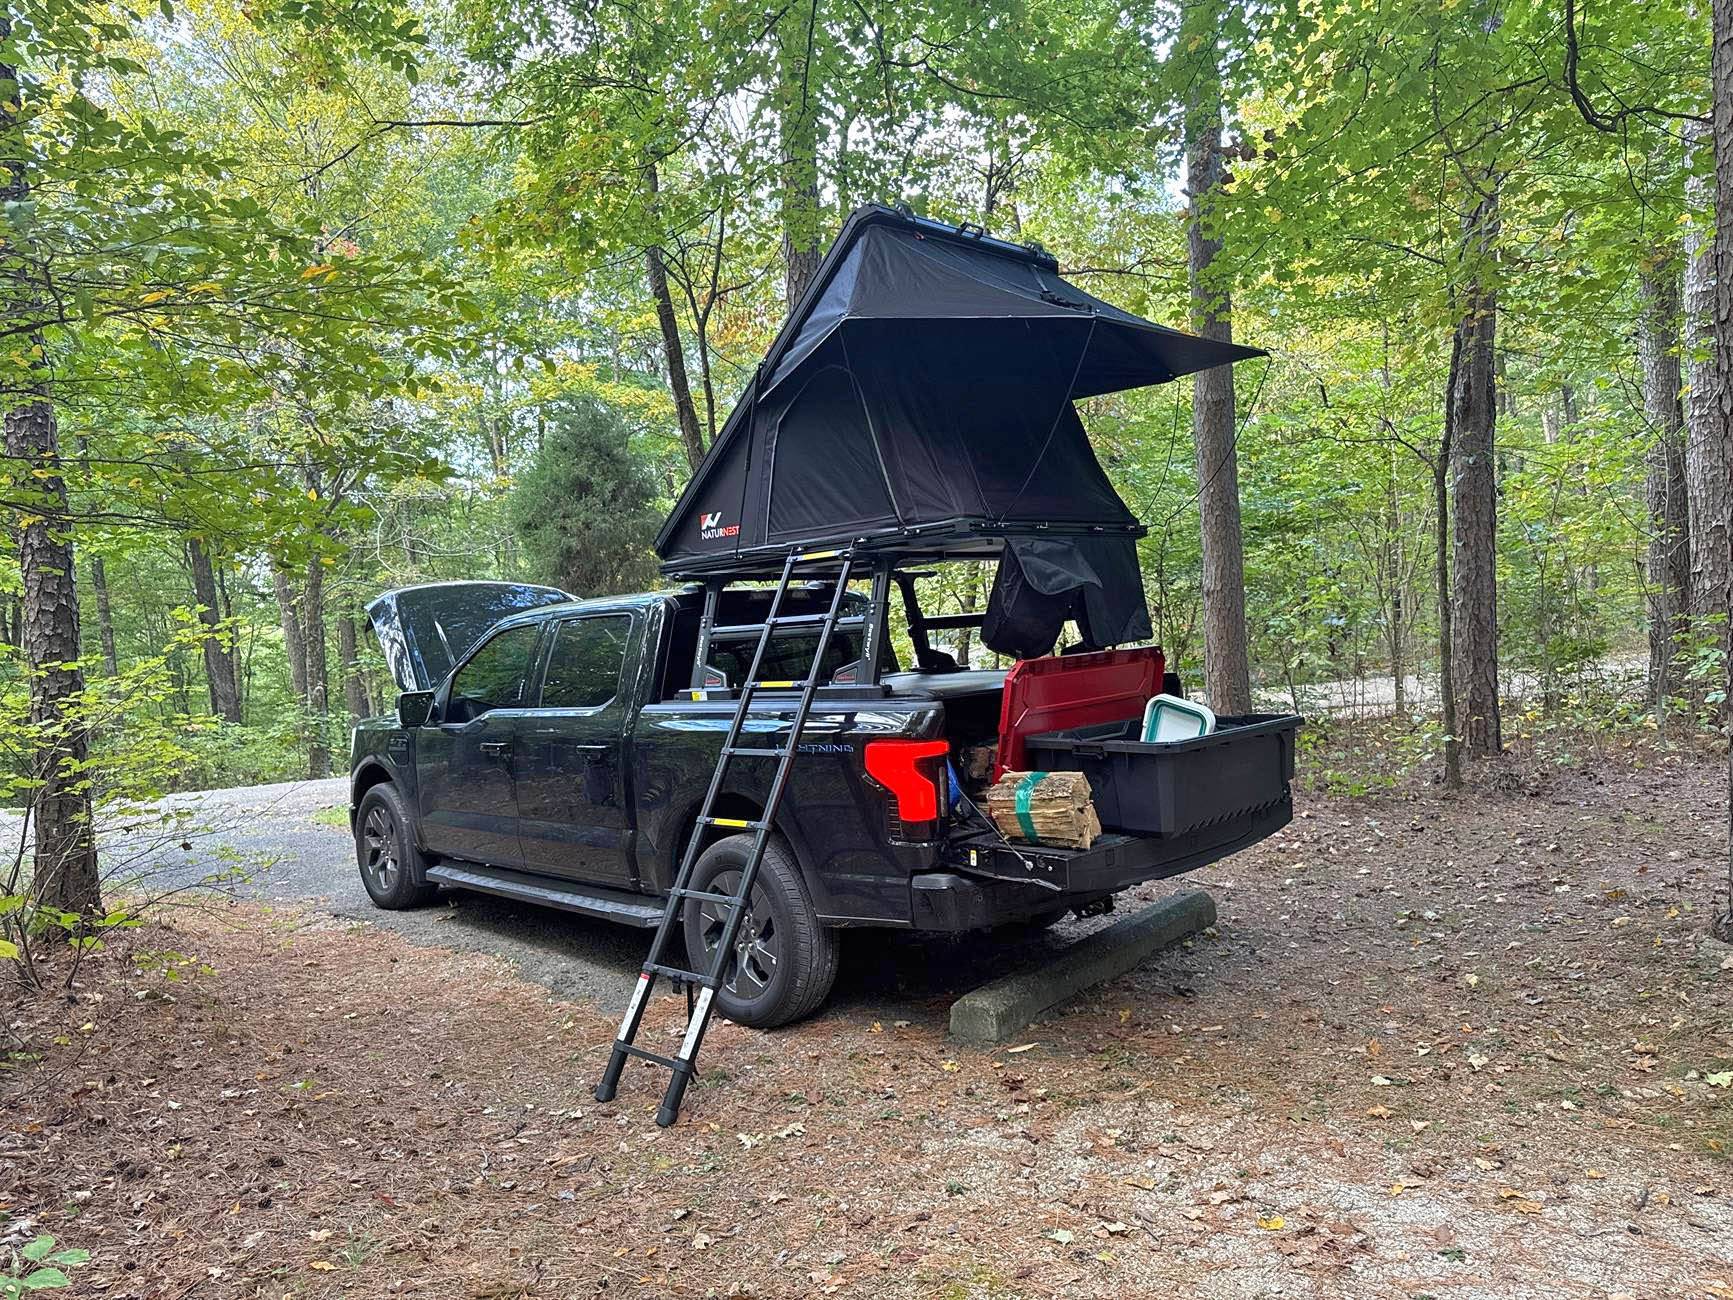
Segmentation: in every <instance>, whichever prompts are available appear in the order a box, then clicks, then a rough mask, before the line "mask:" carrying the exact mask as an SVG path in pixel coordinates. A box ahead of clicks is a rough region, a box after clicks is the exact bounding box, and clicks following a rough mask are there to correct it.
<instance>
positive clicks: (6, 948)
mask: <svg viewBox="0 0 1733 1300" xmlns="http://www.w3.org/2000/svg"><path fill="white" fill-rule="evenodd" d="M18 956H19V952H18V945H17V944H15V943H13V942H12V940H10V939H0V961H17V960H18Z"/></svg>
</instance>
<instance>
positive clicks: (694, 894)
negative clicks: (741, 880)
mask: <svg viewBox="0 0 1733 1300" xmlns="http://www.w3.org/2000/svg"><path fill="white" fill-rule="evenodd" d="M670 892H671V893H672V894H673V895H674V896H675V897H676V898H695V899H697V900H698V901H699V902H700V903H728V904H730V905H732V906H734V907H739V906H740V900H739V899H738V898H736V897H735V896H734V895H733V894H718V893H717V892H715V891H714V890H711V889H676V890H672V891H670Z"/></svg>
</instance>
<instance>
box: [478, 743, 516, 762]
mask: <svg viewBox="0 0 1733 1300" xmlns="http://www.w3.org/2000/svg"><path fill="white" fill-rule="evenodd" d="M476 748H477V749H479V750H480V751H481V752H482V753H484V754H491V755H492V756H494V757H495V758H503V757H504V756H505V755H506V754H509V753H510V752H511V741H509V740H484V741H482V742H481V744H479V745H477V746H476Z"/></svg>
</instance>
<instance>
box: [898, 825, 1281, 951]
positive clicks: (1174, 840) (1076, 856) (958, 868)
mask: <svg viewBox="0 0 1733 1300" xmlns="http://www.w3.org/2000/svg"><path fill="white" fill-rule="evenodd" d="M1293 816H1294V803H1293V797H1292V795H1291V794H1288V793H1284V794H1283V796H1282V798H1281V799H1280V800H1278V801H1277V802H1275V803H1273V804H1270V805H1268V806H1267V807H1264V808H1260V809H1258V810H1256V811H1254V812H1250V813H1246V814H1244V815H1242V816H1239V817H1234V818H1231V819H1229V820H1226V821H1223V822H1221V823H1219V824H1217V825H1215V826H1208V827H1204V828H1202V829H1201V830H1196V831H1192V832H1190V833H1188V834H1185V835H1176V836H1163V837H1156V836H1131V835H1103V836H1102V837H1101V838H1100V839H1098V840H1097V841H1096V842H1095V845H1094V846H1093V847H1092V848H1088V849H1052V848H1043V847H1031V846H1027V845H1018V846H1017V847H1016V848H1015V849H1011V848H1008V847H1006V846H1005V844H1004V843H1003V842H1001V841H999V840H997V839H993V838H989V837H988V836H986V835H982V836H978V837H973V838H968V839H961V840H958V841H957V842H955V843H954V844H952V845H951V846H950V847H949V848H948V849H947V851H946V853H945V861H944V863H943V864H942V865H943V867H944V870H941V871H929V872H922V873H921V874H919V875H916V876H914V877H912V878H911V880H910V882H909V883H910V918H911V920H912V922H913V925H914V928H915V929H917V930H949V931H956V930H976V929H981V928H984V927H986V926H992V925H1002V924H1005V923H1006V922H1010V921H1017V920H1022V919H1024V918H1026V917H1030V916H1035V915H1038V914H1039V913H1042V912H1047V911H1051V910H1052V909H1053V908H1055V907H1076V906H1079V905H1081V904H1083V903H1087V902H1089V901H1091V900H1093V899H1097V898H1101V897H1103V896H1104V895H1107V894H1112V893H1116V892H1118V891H1119V890H1121V889H1129V888H1130V887H1131V886H1132V885H1138V884H1142V883H1143V882H1145V881H1148V880H1160V879H1163V878H1164V877H1167V876H1177V875H1180V874H1181V873H1183V872H1187V871H1195V870H1197V869H1198V868H1199V867H1207V866H1209V865H1210V864H1211V863H1212V862H1219V861H1221V859H1223V858H1225V857H1228V856H1230V855H1231V854H1234V853H1238V852H1239V851H1240V850H1241V849H1244V848H1249V847H1250V846H1251V845H1253V844H1256V843H1257V842H1258V841H1259V840H1262V839H1266V838H1267V837H1269V836H1271V835H1273V834H1275V833H1276V832H1277V831H1279V830H1280V829H1281V828H1282V827H1284V826H1286V825H1287V824H1288V823H1289V822H1290V821H1292V820H1293Z"/></svg>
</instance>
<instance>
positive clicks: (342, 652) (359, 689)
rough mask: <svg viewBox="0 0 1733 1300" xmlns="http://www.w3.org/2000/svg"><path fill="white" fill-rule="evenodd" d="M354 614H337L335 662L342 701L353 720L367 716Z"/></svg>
mask: <svg viewBox="0 0 1733 1300" xmlns="http://www.w3.org/2000/svg"><path fill="white" fill-rule="evenodd" d="M355 640H356V637H355V615H353V614H350V613H343V614H339V615H338V616H337V662H338V664H339V665H341V667H342V670H343V703H344V705H345V706H346V707H347V708H348V710H349V718H350V720H351V721H354V720H355V719H358V718H365V717H367V716H368V715H369V714H370V713H371V712H372V710H371V709H370V708H368V705H367V683H366V682H364V681H363V680H362V679H361V659H360V656H359V655H357V654H356V652H355Z"/></svg>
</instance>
